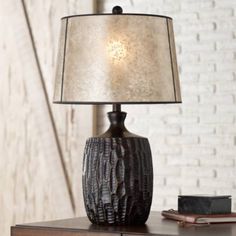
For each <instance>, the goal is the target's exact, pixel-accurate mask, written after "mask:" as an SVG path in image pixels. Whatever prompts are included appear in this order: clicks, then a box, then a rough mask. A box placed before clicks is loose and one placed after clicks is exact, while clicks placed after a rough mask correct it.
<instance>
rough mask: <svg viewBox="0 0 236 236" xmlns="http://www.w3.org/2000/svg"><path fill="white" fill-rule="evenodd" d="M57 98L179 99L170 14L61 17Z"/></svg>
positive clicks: (91, 100) (114, 100)
mask: <svg viewBox="0 0 236 236" xmlns="http://www.w3.org/2000/svg"><path fill="white" fill-rule="evenodd" d="M54 102H55V103H69V104H74V103H75V104H76V103H77V104H110V103H122V104H128V103H179V102H181V94H180V86H179V78H178V69H177V61H176V51H175V42H174V33H173V25H172V19H171V18H169V17H165V16H158V15H144V14H119V15H116V14H101V15H75V16H69V17H64V18H62V27H61V35H60V43H59V54H58V67H57V72H56V85H55V94H54Z"/></svg>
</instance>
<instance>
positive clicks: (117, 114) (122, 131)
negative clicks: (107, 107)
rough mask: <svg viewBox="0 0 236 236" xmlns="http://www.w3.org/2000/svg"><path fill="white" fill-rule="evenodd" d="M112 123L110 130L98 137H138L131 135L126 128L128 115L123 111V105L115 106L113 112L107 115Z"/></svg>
mask: <svg viewBox="0 0 236 236" xmlns="http://www.w3.org/2000/svg"><path fill="white" fill-rule="evenodd" d="M107 115H108V119H109V121H110V127H109V129H108V130H107V131H106V132H105V133H104V134H102V135H99V136H98V137H102V138H124V137H138V136H137V135H135V134H132V133H130V132H129V131H128V130H127V129H126V127H125V118H126V115H127V113H126V112H123V111H121V104H113V109H112V111H111V112H108V113H107Z"/></svg>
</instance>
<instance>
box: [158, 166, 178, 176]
mask: <svg viewBox="0 0 236 236" xmlns="http://www.w3.org/2000/svg"><path fill="white" fill-rule="evenodd" d="M180 173H181V172H180V169H177V168H176V167H173V166H167V167H166V168H159V169H157V170H156V171H155V169H154V175H155V179H156V178H159V176H164V177H166V176H180Z"/></svg>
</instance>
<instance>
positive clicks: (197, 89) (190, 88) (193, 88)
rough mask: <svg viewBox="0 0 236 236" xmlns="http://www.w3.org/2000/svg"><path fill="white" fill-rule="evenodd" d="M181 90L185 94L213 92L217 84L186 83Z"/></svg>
mask: <svg viewBox="0 0 236 236" xmlns="http://www.w3.org/2000/svg"><path fill="white" fill-rule="evenodd" d="M181 90H182V92H183V93H185V94H201V95H202V94H204V93H206V94H208V95H209V94H213V93H214V90H215V85H212V84H208V85H203V84H184V85H183V86H181Z"/></svg>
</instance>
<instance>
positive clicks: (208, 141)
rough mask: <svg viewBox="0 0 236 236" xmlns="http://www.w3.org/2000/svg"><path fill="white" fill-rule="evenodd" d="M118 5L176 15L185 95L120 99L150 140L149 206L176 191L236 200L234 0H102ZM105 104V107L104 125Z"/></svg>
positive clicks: (169, 202) (165, 203) (103, 123)
mask: <svg viewBox="0 0 236 236" xmlns="http://www.w3.org/2000/svg"><path fill="white" fill-rule="evenodd" d="M114 5H120V6H122V7H123V9H124V12H126V13H128V12H140V13H152V14H164V15H169V16H171V17H173V19H174V29H175V36H176V44H177V45H176V46H177V56H178V63H179V71H180V80H181V88H182V97H183V103H182V104H180V105H148V106H147V105H135V106H133V105H126V106H123V110H124V111H126V112H128V117H127V127H128V128H129V130H131V131H133V132H135V133H137V134H140V135H143V136H146V137H148V138H149V141H150V143H151V147H152V154H153V162H154V174H155V180H154V199H153V205H152V209H153V210H161V209H164V208H165V209H168V208H176V206H177V202H176V201H177V195H178V194H198V193H201V194H232V196H233V197H234V198H235V200H236V1H235V0H215V1H214V0H175V1H173V0H149V1H143V0H122V1H121V0H116V1H114V0H100V1H99V9H100V11H101V12H111V9H112V7H113V6H114ZM108 110H111V107H110V106H108V107H105V108H102V109H100V113H99V128H100V131H102V130H104V129H105V128H106V127H107V125H108V124H107V120H106V115H105V112H106V111H108ZM234 209H236V201H234Z"/></svg>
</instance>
